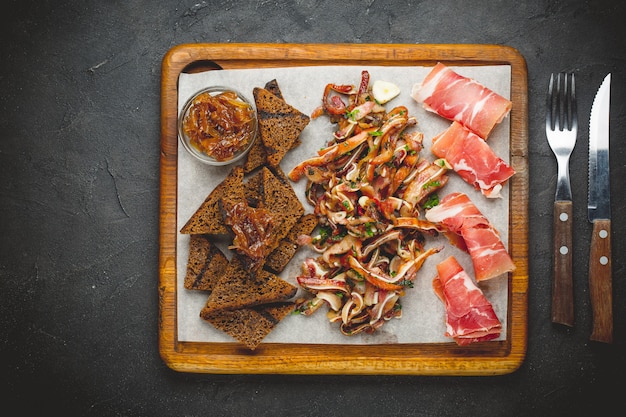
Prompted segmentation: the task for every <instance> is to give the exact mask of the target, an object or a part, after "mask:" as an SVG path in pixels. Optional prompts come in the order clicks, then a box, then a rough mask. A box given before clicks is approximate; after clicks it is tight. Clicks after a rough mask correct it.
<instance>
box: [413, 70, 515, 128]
mask: <svg viewBox="0 0 626 417" xmlns="http://www.w3.org/2000/svg"><path fill="white" fill-rule="evenodd" d="M411 97H413V99H415V100H416V101H417V102H418V103H423V106H424V108H425V109H426V110H429V111H432V112H434V113H437V114H439V115H440V116H442V117H445V118H446V119H449V120H455V121H458V122H459V123H461V124H462V125H463V126H465V127H467V128H468V129H470V130H471V131H472V132H474V133H475V134H477V135H478V136H480V137H481V138H483V139H487V136H489V133H491V131H492V130H493V128H494V127H495V125H496V124H498V123H500V122H501V121H502V119H504V117H505V116H506V115H507V114H508V113H509V111H510V110H511V107H512V103H511V102H510V101H509V100H507V99H505V98H504V97H502V96H501V95H499V94H497V93H495V92H493V91H492V90H490V89H488V88H486V87H485V86H483V85H482V84H480V83H478V82H477V81H475V80H472V79H470V78H467V77H464V76H462V75H459V74H457V73H456V72H454V71H453V70H451V69H450V68H448V67H446V66H445V65H443V64H442V63H438V64H437V65H435V67H433V69H432V70H431V72H430V73H429V74H428V75H427V76H426V78H424V81H423V82H422V84H421V85H420V84H415V85H414V86H413V90H412V91H411Z"/></svg>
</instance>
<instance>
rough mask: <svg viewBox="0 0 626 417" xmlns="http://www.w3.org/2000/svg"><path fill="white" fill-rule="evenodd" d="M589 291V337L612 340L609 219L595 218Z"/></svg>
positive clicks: (608, 341) (600, 340)
mask: <svg viewBox="0 0 626 417" xmlns="http://www.w3.org/2000/svg"><path fill="white" fill-rule="evenodd" d="M589 295H590V296H591V309H592V311H593V328H592V332H591V340H595V341H598V342H604V343H613V283H612V274H611V220H595V221H594V222H593V235H591V251H590V256H589Z"/></svg>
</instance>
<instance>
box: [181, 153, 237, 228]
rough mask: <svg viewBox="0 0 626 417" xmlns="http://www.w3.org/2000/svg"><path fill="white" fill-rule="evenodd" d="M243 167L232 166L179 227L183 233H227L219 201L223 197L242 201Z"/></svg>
mask: <svg viewBox="0 0 626 417" xmlns="http://www.w3.org/2000/svg"><path fill="white" fill-rule="evenodd" d="M243 176H244V172H243V167H242V166H241V165H236V166H234V167H233V168H232V169H231V171H230V172H229V173H228V175H227V176H226V178H225V179H224V181H222V182H221V183H220V184H219V185H218V186H217V187H215V189H214V190H213V191H211V193H209V195H208V196H207V197H206V199H205V200H204V202H203V203H202V204H201V205H200V207H198V209H197V210H196V212H195V213H194V214H193V215H192V216H191V217H190V218H189V220H187V223H186V224H185V225H184V226H183V227H182V229H180V232H181V233H184V234H196V235H198V234H209V235H221V234H227V233H228V228H227V227H226V225H225V224H224V221H223V219H222V213H221V211H220V207H219V201H220V199H222V198H223V197H228V198H230V199H231V200H236V201H242V200H243V198H244V195H243Z"/></svg>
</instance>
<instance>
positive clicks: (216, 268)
mask: <svg viewBox="0 0 626 417" xmlns="http://www.w3.org/2000/svg"><path fill="white" fill-rule="evenodd" d="M227 266H228V258H227V257H226V255H224V253H222V251H221V250H220V248H218V247H217V246H216V245H215V244H213V243H212V242H211V241H210V240H209V236H208V235H191V237H190V239H189V257H188V260H187V273H186V275H185V280H184V287H185V288H186V289H188V290H203V291H211V290H212V289H213V287H214V286H215V284H216V283H217V281H218V279H219V277H220V276H221V275H222V273H223V272H224V271H225V270H226V267H227Z"/></svg>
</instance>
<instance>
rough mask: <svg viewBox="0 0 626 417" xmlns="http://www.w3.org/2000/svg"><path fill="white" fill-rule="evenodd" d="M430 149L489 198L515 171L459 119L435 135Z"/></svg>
mask: <svg viewBox="0 0 626 417" xmlns="http://www.w3.org/2000/svg"><path fill="white" fill-rule="evenodd" d="M430 149H431V152H432V153H433V154H435V155H436V156H437V157H438V158H444V159H445V160H446V161H448V163H449V164H450V165H452V169H454V171H456V173H457V174H459V176H460V177H461V178H463V180H465V182H467V183H469V184H471V185H473V186H474V187H475V188H476V189H477V190H480V191H481V192H482V193H483V195H484V196H486V197H488V198H497V197H499V196H500V191H501V190H502V187H503V185H504V183H505V182H506V181H507V180H508V179H509V178H511V177H512V176H513V175H514V174H515V170H514V169H513V168H511V167H510V166H509V165H508V164H507V163H506V162H504V160H503V159H502V158H500V157H499V156H497V155H496V154H495V153H494V152H493V150H492V149H491V148H490V147H489V145H487V143H486V142H485V141H484V140H482V139H481V138H479V137H478V136H477V135H475V134H474V133H472V132H471V131H470V130H468V129H466V128H465V127H463V126H462V125H461V124H460V123H458V122H452V125H451V126H450V127H449V128H448V129H446V130H445V131H443V132H442V133H440V134H439V135H437V136H435V137H434V138H433V143H432V146H431V148H430Z"/></svg>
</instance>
